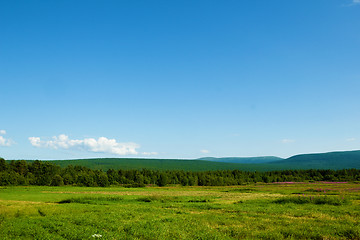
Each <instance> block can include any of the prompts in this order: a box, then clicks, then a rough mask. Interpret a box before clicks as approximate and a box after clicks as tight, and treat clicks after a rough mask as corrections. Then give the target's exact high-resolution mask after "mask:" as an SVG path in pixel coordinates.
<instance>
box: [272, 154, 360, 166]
mask: <svg viewBox="0 0 360 240" xmlns="http://www.w3.org/2000/svg"><path fill="white" fill-rule="evenodd" d="M271 164H273V165H277V164H279V165H284V166H287V167H291V166H294V167H295V166H301V167H302V168H306V169H310V168H312V169H324V168H329V169H344V168H360V151H359V150H356V151H337V152H327V153H312V154H299V155H295V156H292V157H289V158H287V159H284V160H282V161H276V162H272V163H271Z"/></svg>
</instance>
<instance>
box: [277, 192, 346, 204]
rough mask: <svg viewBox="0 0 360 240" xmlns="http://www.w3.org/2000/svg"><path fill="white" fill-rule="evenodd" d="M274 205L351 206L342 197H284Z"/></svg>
mask: <svg viewBox="0 0 360 240" xmlns="http://www.w3.org/2000/svg"><path fill="white" fill-rule="evenodd" d="M274 203H278V204H286V203H294V204H318V205H322V204H327V205H333V206H340V205H344V204H349V200H348V199H346V198H342V197H334V196H306V195H303V196H298V197H292V196H291V197H282V198H279V199H276V200H275V201H274Z"/></svg>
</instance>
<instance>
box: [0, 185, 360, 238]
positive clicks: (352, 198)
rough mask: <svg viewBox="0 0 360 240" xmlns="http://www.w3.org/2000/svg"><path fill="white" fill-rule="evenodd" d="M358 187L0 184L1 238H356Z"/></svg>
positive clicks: (359, 211)
mask: <svg viewBox="0 0 360 240" xmlns="http://www.w3.org/2000/svg"><path fill="white" fill-rule="evenodd" d="M359 191H360V185H359V184H354V183H306V184H305V183H297V184H291V183H288V184H258V185H243V186H229V187H180V186H169V187H162V188H160V187H145V188H123V187H108V188H91V187H40V186H31V187H24V186H17V187H0V236H1V239H360V225H359V224H360V192H359Z"/></svg>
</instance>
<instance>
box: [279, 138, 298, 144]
mask: <svg viewBox="0 0 360 240" xmlns="http://www.w3.org/2000/svg"><path fill="white" fill-rule="evenodd" d="M281 142H282V143H284V144H288V143H293V142H295V140H294V139H287V138H285V139H283V140H281Z"/></svg>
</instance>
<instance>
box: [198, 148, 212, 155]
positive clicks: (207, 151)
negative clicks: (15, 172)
mask: <svg viewBox="0 0 360 240" xmlns="http://www.w3.org/2000/svg"><path fill="white" fill-rule="evenodd" d="M200 152H201V153H205V154H206V153H209V152H210V151H209V150H206V149H203V150H200Z"/></svg>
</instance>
